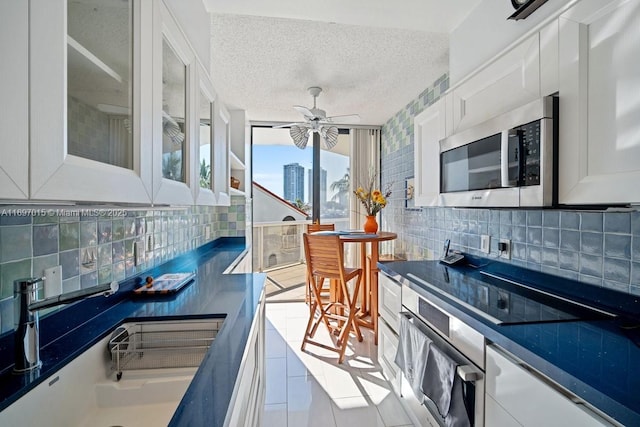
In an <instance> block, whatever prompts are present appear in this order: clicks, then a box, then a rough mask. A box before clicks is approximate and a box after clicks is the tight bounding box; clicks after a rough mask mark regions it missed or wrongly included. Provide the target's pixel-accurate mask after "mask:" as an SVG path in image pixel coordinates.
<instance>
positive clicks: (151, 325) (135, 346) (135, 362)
mask: <svg viewBox="0 0 640 427" xmlns="http://www.w3.org/2000/svg"><path fill="white" fill-rule="evenodd" d="M217 332H218V328H212V327H211V323H204V322H198V321H194V322H185V321H176V322H169V321H162V322H140V323H133V324H127V325H123V326H120V327H118V328H116V330H115V331H114V332H113V334H112V335H111V339H110V340H109V344H108V347H109V353H110V355H111V366H112V369H113V370H115V371H116V378H117V380H118V381H119V380H120V379H121V378H122V372H123V371H126V370H134V369H162V368H189V367H198V366H200V364H201V363H202V359H203V358H204V355H205V354H206V353H207V350H208V349H209V347H210V346H211V344H212V343H213V340H214V339H215V337H216V335H217Z"/></svg>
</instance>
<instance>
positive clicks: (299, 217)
mask: <svg viewBox="0 0 640 427" xmlns="http://www.w3.org/2000/svg"><path fill="white" fill-rule="evenodd" d="M287 215H290V216H292V217H293V218H294V219H295V220H296V221H304V220H306V219H307V216H306V215H303V214H301V213H300V212H299V211H298V210H296V209H294V208H288V207H287V206H286V205H285V204H284V203H283V202H282V201H281V200H278V199H276V198H275V197H273V196H272V195H270V194H268V193H265V192H264V191H262V189H260V188H259V187H256V186H255V185H254V186H253V222H254V223H259V222H277V221H282V220H283V218H284V217H286V216H287Z"/></svg>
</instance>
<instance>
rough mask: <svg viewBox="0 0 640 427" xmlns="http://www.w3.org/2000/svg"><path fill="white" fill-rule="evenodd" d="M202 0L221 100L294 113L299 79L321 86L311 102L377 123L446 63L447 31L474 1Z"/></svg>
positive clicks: (263, 115)
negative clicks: (207, 15)
mask: <svg viewBox="0 0 640 427" xmlns="http://www.w3.org/2000/svg"><path fill="white" fill-rule="evenodd" d="M204 1H205V4H206V5H207V7H208V10H209V11H210V12H212V28H211V34H212V39H211V42H212V43H211V44H212V55H211V60H212V65H211V68H212V69H211V74H212V78H213V80H214V85H215V87H216V89H217V91H218V93H219V95H220V96H221V98H222V99H223V100H224V102H225V103H226V105H227V107H228V108H229V109H244V110H246V111H247V115H248V117H249V119H250V120H259V121H278V122H293V121H299V120H301V119H302V117H301V116H300V115H299V113H297V112H296V111H295V110H293V108H292V106H293V105H304V106H307V107H311V106H312V105H313V98H312V97H311V96H310V95H309V94H308V92H307V88H308V87H310V86H320V87H322V88H323V92H322V93H321V94H320V96H319V97H318V101H317V102H318V105H317V106H318V108H322V109H324V110H326V112H327V115H330V116H333V115H344V114H354V113H357V114H359V115H360V117H361V120H360V124H365V125H381V124H383V123H384V122H386V121H387V120H388V119H389V118H391V117H392V116H393V115H394V114H395V113H396V112H397V111H398V110H400V109H401V108H403V107H404V106H405V105H406V104H407V103H408V102H410V101H411V100H412V99H414V98H415V97H416V96H417V95H418V94H419V93H420V92H422V91H423V90H424V89H425V88H426V87H427V86H429V85H430V84H432V83H433V81H434V80H435V79H436V78H438V77H439V76H441V75H442V74H443V73H444V72H446V71H447V69H448V62H449V61H448V50H449V49H448V46H449V36H448V34H449V32H450V31H451V30H452V29H453V28H455V26H456V25H457V24H458V23H459V22H460V21H461V20H462V19H464V17H465V16H466V15H467V13H468V11H469V10H470V8H472V7H473V6H475V5H476V4H477V3H478V2H479V0H456V1H447V2H442V1H436V0H401V1H394V2H389V1H387V0H366V1H365V0H353V1H351V2H345V1H344V0H330V1H326V2H322V3H317V2H315V3H308V4H306V3H305V2H302V1H299V0H298V1H294V0H263V1H260V2H257V1H256V0H237V1H235V2H230V1H223V0H204ZM305 4H306V7H305ZM365 4H366V5H367V7H364V6H363V5H365ZM320 5H322V6H320ZM391 6H393V7H391ZM261 15H266V16H261ZM421 23H422V24H421ZM417 28H419V29H417Z"/></svg>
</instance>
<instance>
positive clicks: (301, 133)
mask: <svg viewBox="0 0 640 427" xmlns="http://www.w3.org/2000/svg"><path fill="white" fill-rule="evenodd" d="M289 135H291V139H292V140H293V143H294V144H295V145H296V147H298V148H300V149H303V150H304V148H305V147H306V146H307V141H309V129H308V128H306V127H304V126H296V125H294V126H291V129H289Z"/></svg>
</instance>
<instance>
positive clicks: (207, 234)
mask: <svg viewBox="0 0 640 427" xmlns="http://www.w3.org/2000/svg"><path fill="white" fill-rule="evenodd" d="M204 238H205V240H209V239H211V226H210V225H205V226H204Z"/></svg>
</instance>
